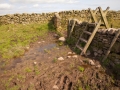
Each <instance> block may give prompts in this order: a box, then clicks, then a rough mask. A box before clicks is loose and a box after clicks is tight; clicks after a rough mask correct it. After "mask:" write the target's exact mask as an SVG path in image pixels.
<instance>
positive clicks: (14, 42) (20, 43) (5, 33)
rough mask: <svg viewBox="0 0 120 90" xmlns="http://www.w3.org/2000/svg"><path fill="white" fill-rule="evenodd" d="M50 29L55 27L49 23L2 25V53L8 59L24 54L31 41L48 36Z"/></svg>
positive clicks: (0, 27) (0, 47)
mask: <svg viewBox="0 0 120 90" xmlns="http://www.w3.org/2000/svg"><path fill="white" fill-rule="evenodd" d="M49 30H50V31H52V30H55V29H54V27H53V25H52V24H48V23H45V24H36V23H35V24H28V25H22V24H17V25H14V24H10V25H2V26H0V55H1V56H2V57H3V58H6V59H11V58H14V57H19V56H20V55H23V54H24V52H25V50H26V48H27V47H29V45H30V43H31V42H35V41H36V40H37V39H38V37H39V36H41V37H44V36H46V35H47V32H48V31H49Z"/></svg>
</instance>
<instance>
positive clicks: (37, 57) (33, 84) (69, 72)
mask: <svg viewBox="0 0 120 90" xmlns="http://www.w3.org/2000/svg"><path fill="white" fill-rule="evenodd" d="M56 41H57V40H56V38H55V37H54V33H50V34H49V35H48V36H47V38H45V39H41V38H40V39H39V40H38V41H37V42H35V43H33V44H31V46H30V49H29V50H28V51H27V52H26V53H25V54H24V55H23V56H21V57H19V58H15V59H14V60H11V61H9V63H7V64H5V62H4V61H2V62H0V90H120V81H119V80H118V81H117V83H116V81H115V80H114V77H112V76H111V75H109V74H108V73H106V68H104V67H103V66H102V65H101V67H96V66H98V65H100V62H99V61H98V60H95V59H94V60H93V61H94V62H95V65H94V66H91V65H89V64H88V63H86V62H84V60H87V59H90V58H86V57H82V56H79V55H78V57H77V58H73V57H71V58H67V54H68V52H72V51H71V49H70V48H69V46H67V45H62V46H59V45H58V44H57V43H56ZM58 57H63V58H64V60H62V61H58V60H57V58H58ZM79 67H82V68H83V69H84V70H81V69H80V68H79Z"/></svg>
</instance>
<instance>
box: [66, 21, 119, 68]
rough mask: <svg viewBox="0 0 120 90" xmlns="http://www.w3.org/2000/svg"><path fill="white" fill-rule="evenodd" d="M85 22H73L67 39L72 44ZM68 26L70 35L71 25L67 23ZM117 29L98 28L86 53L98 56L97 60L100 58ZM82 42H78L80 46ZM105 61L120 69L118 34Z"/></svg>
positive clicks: (102, 56)
mask: <svg viewBox="0 0 120 90" xmlns="http://www.w3.org/2000/svg"><path fill="white" fill-rule="evenodd" d="M86 23H87V22H83V23H81V24H77V23H76V24H75V27H74V29H73V32H72V33H71V36H70V37H69V39H70V40H71V41H73V42H72V44H74V45H75V44H76V42H77V40H78V38H79V36H80V35H81V33H82V32H83V30H84V28H85V25H86ZM68 27H69V28H68V35H70V30H71V27H72V25H71V24H69V25H68ZM118 30H119V29H115V28H109V29H98V31H97V33H96V35H95V37H94V39H93V41H92V43H91V44H90V46H89V48H88V51H87V53H88V52H89V54H90V55H91V56H93V57H96V58H98V60H102V59H103V58H104V56H105V54H106V52H107V50H108V48H109V47H110V44H111V42H112V40H113V38H114V37H115V34H116V33H117V31H118ZM85 37H87V38H88V35H87V36H85V35H84V38H85ZM82 44H83V43H80V45H81V46H82ZM105 61H110V62H109V64H110V65H111V66H113V67H114V68H117V70H119V69H120V35H119V37H118V38H117V41H116V42H115V44H114V45H113V47H112V50H111V52H110V54H109V55H108V57H107V59H106V60H105Z"/></svg>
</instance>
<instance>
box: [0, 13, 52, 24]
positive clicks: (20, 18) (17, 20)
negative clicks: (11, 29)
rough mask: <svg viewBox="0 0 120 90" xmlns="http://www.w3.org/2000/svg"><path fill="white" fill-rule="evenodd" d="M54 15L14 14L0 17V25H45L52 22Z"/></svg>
mask: <svg viewBox="0 0 120 90" xmlns="http://www.w3.org/2000/svg"><path fill="white" fill-rule="evenodd" d="M53 16H54V13H42V14H37V13H32V14H27V13H23V14H18V13H17V14H13V15H9V14H8V15H4V16H0V24H29V23H45V22H48V21H50V20H51V18H52V17H53Z"/></svg>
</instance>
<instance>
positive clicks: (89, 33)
mask: <svg viewBox="0 0 120 90" xmlns="http://www.w3.org/2000/svg"><path fill="white" fill-rule="evenodd" d="M84 33H86V34H88V35H91V34H92V33H91V32H88V31H84Z"/></svg>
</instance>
